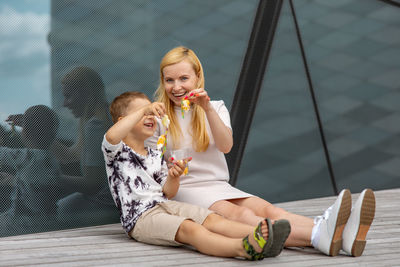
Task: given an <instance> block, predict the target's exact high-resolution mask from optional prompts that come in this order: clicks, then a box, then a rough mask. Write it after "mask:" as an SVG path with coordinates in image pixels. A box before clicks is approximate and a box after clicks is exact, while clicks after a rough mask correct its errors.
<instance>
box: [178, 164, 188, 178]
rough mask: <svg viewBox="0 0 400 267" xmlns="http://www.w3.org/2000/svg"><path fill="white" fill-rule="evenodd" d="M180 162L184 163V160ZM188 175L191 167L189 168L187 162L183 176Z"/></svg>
mask: <svg viewBox="0 0 400 267" xmlns="http://www.w3.org/2000/svg"><path fill="white" fill-rule="evenodd" d="M179 162H181V163H184V162H183V160H179ZM188 173H189V166H188V164H187V162H186V167H185V169H184V170H183V175H187V174H188Z"/></svg>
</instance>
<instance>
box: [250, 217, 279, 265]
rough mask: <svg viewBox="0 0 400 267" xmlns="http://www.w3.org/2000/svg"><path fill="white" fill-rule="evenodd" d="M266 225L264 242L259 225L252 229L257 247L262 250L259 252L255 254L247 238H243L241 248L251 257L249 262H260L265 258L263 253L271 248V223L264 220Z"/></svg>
mask: <svg viewBox="0 0 400 267" xmlns="http://www.w3.org/2000/svg"><path fill="white" fill-rule="evenodd" d="M265 220H266V222H267V225H268V239H267V240H265V239H264V237H263V235H262V232H261V223H262V222H260V223H259V224H258V226H257V227H256V229H254V240H255V241H256V242H257V244H258V246H259V247H260V248H261V249H262V251H261V252H257V251H256V250H255V249H254V247H253V246H252V245H251V244H250V242H249V236H246V237H245V238H243V248H244V249H245V251H246V252H247V254H248V255H249V256H251V260H252V261H254V260H262V259H264V257H265V255H264V254H265V251H269V250H270V249H271V247H272V245H273V244H272V243H273V242H272V240H273V230H272V225H271V221H270V220H269V219H265Z"/></svg>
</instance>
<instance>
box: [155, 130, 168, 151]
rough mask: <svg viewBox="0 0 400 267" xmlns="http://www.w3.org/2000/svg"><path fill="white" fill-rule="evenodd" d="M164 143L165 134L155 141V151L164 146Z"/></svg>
mask: <svg viewBox="0 0 400 267" xmlns="http://www.w3.org/2000/svg"><path fill="white" fill-rule="evenodd" d="M166 143H167V135H166V134H162V135H160V137H159V138H158V141H157V149H158V150H161V149H162V148H163V147H164V146H165V145H166Z"/></svg>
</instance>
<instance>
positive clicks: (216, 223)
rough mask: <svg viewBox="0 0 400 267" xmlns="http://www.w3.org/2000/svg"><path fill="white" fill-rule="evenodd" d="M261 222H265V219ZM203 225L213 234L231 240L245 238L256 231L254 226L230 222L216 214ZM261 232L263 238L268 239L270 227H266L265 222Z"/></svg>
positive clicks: (210, 216) (209, 216)
mask: <svg viewBox="0 0 400 267" xmlns="http://www.w3.org/2000/svg"><path fill="white" fill-rule="evenodd" d="M260 221H263V219H261V220H260ZM202 225H203V226H204V227H205V228H206V229H207V230H209V231H211V232H213V233H216V234H220V235H223V236H226V237H231V238H243V237H245V236H247V235H248V234H249V233H250V232H252V231H253V230H254V226H252V225H249V224H244V223H240V222H235V221H232V220H228V219H226V218H224V217H222V216H220V215H218V214H216V213H212V214H210V215H208V216H207V218H206V219H205V220H204V222H203V224H202ZM257 225H258V224H257ZM261 230H262V232H263V236H264V237H268V227H266V225H265V222H263V224H262V227H261Z"/></svg>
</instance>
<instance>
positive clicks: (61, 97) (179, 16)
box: [0, 0, 258, 236]
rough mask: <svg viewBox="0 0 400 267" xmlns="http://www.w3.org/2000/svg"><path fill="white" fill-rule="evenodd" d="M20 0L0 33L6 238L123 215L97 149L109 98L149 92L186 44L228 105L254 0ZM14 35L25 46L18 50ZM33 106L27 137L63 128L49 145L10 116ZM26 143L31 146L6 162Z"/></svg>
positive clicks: (211, 88) (8, 6)
mask: <svg viewBox="0 0 400 267" xmlns="http://www.w3.org/2000/svg"><path fill="white" fill-rule="evenodd" d="M25 2H26V1H22V0H21V1H16V2H15V3H14V4H12V3H2V4H1V5H0V8H1V9H0V10H1V13H0V16H1V18H0V21H1V22H4V24H3V23H2V25H6V26H5V27H3V26H2V31H3V32H2V35H3V36H4V37H8V36H9V35H13V36H15V39H16V40H15V41H14V40H10V41H5V40H6V38H2V42H1V46H0V49H1V51H2V58H1V59H0V60H1V76H2V79H1V83H3V84H2V87H4V88H5V90H4V89H2V93H1V94H2V96H3V95H5V97H2V98H1V99H0V103H1V104H0V115H1V128H0V130H1V131H2V132H1V133H2V135H1V137H2V138H1V144H0V145H1V151H2V152H0V153H2V154H1V169H0V172H1V188H0V190H1V192H2V194H1V196H0V199H1V203H2V204H1V206H0V212H1V213H2V219H1V222H0V223H1V233H0V236H6V235H15V234H23V233H30V232H39V231H47V230H55V229H62V228H68V227H82V226H89V225H95V224H104V223H110V222H118V221H119V218H118V211H117V210H116V208H115V205H114V203H113V202H112V200H111V198H110V193H109V189H108V185H107V178H106V175H105V170H104V160H103V156H102V152H101V150H100V145H101V141H102V138H103V135H104V133H105V131H106V129H107V128H108V127H109V126H110V125H111V122H110V119H109V115H108V103H110V101H111V100H112V99H113V98H114V97H115V96H117V95H119V94H121V93H122V92H125V91H133V90H139V91H142V92H144V93H146V94H147V95H148V96H149V97H152V95H153V93H154V91H155V89H156V88H157V86H158V79H159V62H160V61H161V57H162V55H163V54H165V53H166V52H167V51H168V50H170V49H172V48H173V47H175V46H179V45H184V46H187V47H189V48H191V49H193V50H194V51H195V52H196V53H197V55H198V56H199V58H200V60H201V62H202V64H203V68H204V70H205V76H206V88H207V90H208V92H209V94H210V96H212V98H214V99H223V100H224V101H225V102H226V105H227V106H228V107H230V103H231V101H232V97H233V94H234V90H235V84H236V80H237V78H236V77H237V76H238V73H239V72H240V68H241V64H242V58H243V56H244V53H245V51H246V47H247V40H248V36H249V34H250V31H251V27H252V23H253V19H254V18H253V17H254V14H255V11H256V9H257V4H258V1H231V0H220V1H212V0H207V1H189V0H186V1H182V0H172V1H161V0H158V1H147V0H138V1H136V0H135V1H131V0H125V1H115V0H113V1H110V0H102V1H86V0H73V1H71V0H52V1H49V0H48V1H41V6H40V7H41V9H40V8H39V7H38V6H36V3H33V2H32V3H31V5H25ZM29 7H30V8H29ZM5 22H7V23H5ZM18 24H22V25H21V26H20V28H21V29H19V28H16V26H15V25H18ZM20 31H21V32H20ZM7 34H8V35H7ZM7 39H8V38H7ZM3 40H4V41H3ZM18 41H22V42H25V43H26V45H25V47H23V48H21V51H14V49H20V47H19V46H18V45H17V44H18ZM3 54H4V55H5V57H3ZM11 71H13V73H12V75H11V74H10V72H11ZM38 105H41V106H38ZM32 106H34V110H36V108H37V109H39V111H38V112H33V115H32V116H31V120H33V121H35V122H37V123H36V124H34V125H32V127H33V128H34V130H37V131H36V132H35V133H36V135H34V136H32V138H33V139H34V140H35V139H38V138H39V136H41V135H43V134H44V133H46V132H50V130H51V129H52V131H54V129H56V130H57V134H56V136H49V139H54V142H53V143H52V144H51V145H50V144H48V145H47V146H42V147H38V146H37V145H36V146H34V147H31V146H28V144H27V142H26V140H21V135H22V132H23V127H20V126H23V125H20V124H19V123H18V121H16V119H15V116H12V117H9V116H10V115H15V114H21V115H20V116H19V118H24V117H27V116H24V115H26V114H25V113H26V112H25V111H26V110H27V109H28V108H29V107H32ZM46 107H50V108H51V109H50V110H48V109H47V108H46ZM42 109H43V110H44V111H43V112H42ZM46 112H47V113H49V114H50V113H51V114H53V112H54V113H55V118H56V121H54V122H53V123H50V122H49V121H48V120H47V119H46V118H47V116H50V115H49V114H47V113H46ZM22 114H23V115H22ZM41 114H47V115H46V117H44V116H42V115H41ZM11 124H14V126H12V127H11ZM25 128H26V127H25ZM36 128H38V129H36ZM3 136H4V138H3ZM49 143H50V141H49ZM21 153H27V154H29V153H30V154H29V156H25V157H22V156H20V158H18V162H16V163H18V164H17V165H16V164H14V165H13V164H11V163H12V162H11V161H12V159H13V158H12V157H14V158H15V157H16V155H17V156H18V155H20V154H21ZM36 154H38V155H36ZM33 162H38V163H37V166H32V164H33ZM10 165H13V166H10ZM28 170H29V173H30V174H29V175H28V174H27V173H28ZM19 180H20V181H22V183H19V182H18V181H19ZM27 195H30V197H31V200H32V202H31V203H30V202H28V201H26V200H21V199H23V198H26V197H27ZM35 200H37V201H35ZM36 202H38V203H36ZM39 202H40V204H39ZM42 202H43V203H42ZM44 203H46V204H44ZM43 221H48V222H47V223H42V222H43Z"/></svg>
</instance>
